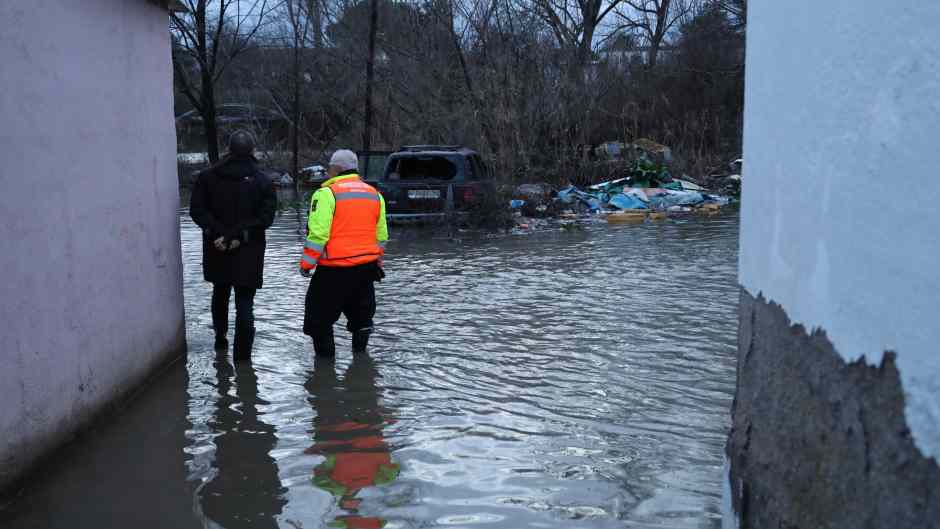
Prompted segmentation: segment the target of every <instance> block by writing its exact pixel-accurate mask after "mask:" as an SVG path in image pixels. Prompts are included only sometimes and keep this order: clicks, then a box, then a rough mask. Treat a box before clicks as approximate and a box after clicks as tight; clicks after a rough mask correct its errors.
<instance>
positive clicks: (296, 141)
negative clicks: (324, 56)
mask: <svg viewBox="0 0 940 529" xmlns="http://www.w3.org/2000/svg"><path fill="white" fill-rule="evenodd" d="M298 40H299V39H297V38H295V39H294V75H293V77H294V94H293V101H292V102H291V106H292V107H293V112H292V114H293V116H291V121H293V127H291V142H290V143H291V173H292V175H293V177H294V187H296V188H299V187H300V83H301V82H303V81H302V79H301V76H300V51H301V46H303V44H302V43H299V42H298Z"/></svg>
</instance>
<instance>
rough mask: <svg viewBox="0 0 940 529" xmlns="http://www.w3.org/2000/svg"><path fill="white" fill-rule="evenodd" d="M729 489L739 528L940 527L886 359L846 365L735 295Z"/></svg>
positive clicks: (773, 312) (763, 304) (769, 309)
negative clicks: (737, 313)
mask: <svg viewBox="0 0 940 529" xmlns="http://www.w3.org/2000/svg"><path fill="white" fill-rule="evenodd" d="M740 325H741V331H740V335H739V343H738V346H739V355H738V394H737V396H736V399H735V405H734V417H733V422H734V428H733V430H732V433H731V436H730V439H729V450H728V451H729V454H730V457H731V476H730V479H731V493H732V501H733V505H734V506H735V510H736V512H737V513H738V514H739V515H740V516H741V519H742V521H744V522H746V525H744V526H745V527H751V528H765V527H787V528H789V527H793V528H818V527H833V528H836V527H838V528H854V529H857V528H866V527H870V528H881V527H884V528H905V527H911V528H918V529H921V528H931V527H940V467H938V466H937V464H936V463H935V462H934V461H933V460H932V459H928V458H926V457H924V456H923V454H921V452H920V451H919V450H918V449H917V447H915V446H914V441H913V439H912V437H911V434H910V430H909V429H908V427H907V425H906V423H905V419H904V395H903V393H902V391H901V382H900V379H899V376H898V371H897V365H896V358H895V355H894V354H892V353H888V354H886V355H885V356H884V357H883V358H882V360H881V361H880V363H879V365H877V366H871V365H869V364H868V363H867V362H865V361H864V360H858V361H855V362H846V361H845V360H844V359H843V358H842V357H841V356H840V355H839V354H838V353H836V352H835V350H833V348H832V344H831V343H830V342H829V340H828V338H827V337H826V335H825V333H823V332H822V331H816V332H814V333H812V334H808V333H807V331H806V329H804V328H803V327H802V326H799V325H791V323H790V321H789V320H788V319H787V316H786V314H785V313H784V311H783V309H781V308H780V306H778V305H775V304H772V303H768V302H767V301H766V300H764V299H763V298H757V299H755V298H754V297H752V296H751V295H750V294H748V293H747V292H745V291H742V293H741V318H740Z"/></svg>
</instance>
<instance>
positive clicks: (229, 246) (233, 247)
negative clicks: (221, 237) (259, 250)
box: [228, 239, 242, 250]
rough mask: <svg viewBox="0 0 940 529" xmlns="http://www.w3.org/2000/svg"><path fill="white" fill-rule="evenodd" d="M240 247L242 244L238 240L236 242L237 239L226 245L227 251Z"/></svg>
mask: <svg viewBox="0 0 940 529" xmlns="http://www.w3.org/2000/svg"><path fill="white" fill-rule="evenodd" d="M241 245H242V242H241V241H240V240H238V239H235V240H233V241H232V242H230V243H228V249H229V250H237V249H238V247H239V246H241Z"/></svg>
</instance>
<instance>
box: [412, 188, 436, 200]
mask: <svg viewBox="0 0 940 529" xmlns="http://www.w3.org/2000/svg"><path fill="white" fill-rule="evenodd" d="M408 198H410V199H412V200H422V199H423V200H428V199H436V198H441V190H440V189H411V190H409V191H408Z"/></svg>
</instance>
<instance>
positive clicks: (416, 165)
mask: <svg viewBox="0 0 940 529" xmlns="http://www.w3.org/2000/svg"><path fill="white" fill-rule="evenodd" d="M456 158H457V157H451V156H441V155H427V156H421V155H419V156H404V157H401V158H396V159H393V160H392V162H391V163H390V164H389V167H388V180H392V181H394V180H412V181H414V180H453V179H454V177H455V176H457V172H458V166H457V159H456Z"/></svg>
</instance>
